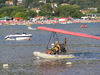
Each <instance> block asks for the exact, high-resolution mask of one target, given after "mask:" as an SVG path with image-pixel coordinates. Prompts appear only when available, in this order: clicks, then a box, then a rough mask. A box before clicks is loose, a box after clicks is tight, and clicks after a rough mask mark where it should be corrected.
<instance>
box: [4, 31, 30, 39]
mask: <svg viewBox="0 0 100 75" xmlns="http://www.w3.org/2000/svg"><path fill="white" fill-rule="evenodd" d="M31 37H32V34H26V33H15V34H10V35H7V36H6V37H5V39H6V40H29V39H30V38H31Z"/></svg>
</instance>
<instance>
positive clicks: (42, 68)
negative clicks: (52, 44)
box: [0, 23, 100, 75]
mask: <svg viewBox="0 0 100 75" xmlns="http://www.w3.org/2000/svg"><path fill="white" fill-rule="evenodd" d="M81 25H82V23H79V24H62V25H61V24H56V26H55V28H58V29H63V30H68V31H73V32H81V33H86V34H90V35H95V36H98V37H100V23H86V25H87V26H88V28H80V26H81ZM38 26H46V27H52V28H53V27H54V25H53V24H50V25H32V27H33V28H37V27H38ZM22 32H25V33H30V34H32V35H33V36H32V39H33V40H32V41H30V40H24V41H6V40H5V39H4V37H5V36H6V35H8V34H13V33H22ZM50 35H51V32H48V31H42V30H33V31H32V30H28V29H27V26H23V25H15V26H0V75H100V40H96V39H91V38H84V37H77V36H73V35H66V34H60V33H58V36H59V42H60V43H63V42H64V38H65V37H66V38H67V47H68V48H69V49H70V50H71V52H69V53H71V54H73V55H74V56H75V58H72V59H64V60H47V59H37V58H36V57H34V55H33V52H34V51H40V52H45V49H46V46H47V43H48V40H49V38H50ZM67 62H71V63H72V64H71V65H67V64H66V63H67ZM4 64H8V67H3V65H4Z"/></svg>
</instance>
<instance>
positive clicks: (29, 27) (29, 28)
mask: <svg viewBox="0 0 100 75" xmlns="http://www.w3.org/2000/svg"><path fill="white" fill-rule="evenodd" d="M28 30H36V28H32V27H31V26H28Z"/></svg>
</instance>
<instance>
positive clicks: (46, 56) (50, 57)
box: [33, 52, 74, 59]
mask: <svg viewBox="0 0 100 75" xmlns="http://www.w3.org/2000/svg"><path fill="white" fill-rule="evenodd" d="M33 55H34V56H36V57H40V58H45V59H67V58H74V55H72V54H70V55H51V54H46V53H41V52H33Z"/></svg>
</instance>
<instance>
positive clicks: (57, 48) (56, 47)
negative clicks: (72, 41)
mask: <svg viewBox="0 0 100 75" xmlns="http://www.w3.org/2000/svg"><path fill="white" fill-rule="evenodd" d="M57 45H59V43H57V44H56V45H55V47H54V48H55V49H56V51H58V50H59V47H58V46H57Z"/></svg>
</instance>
